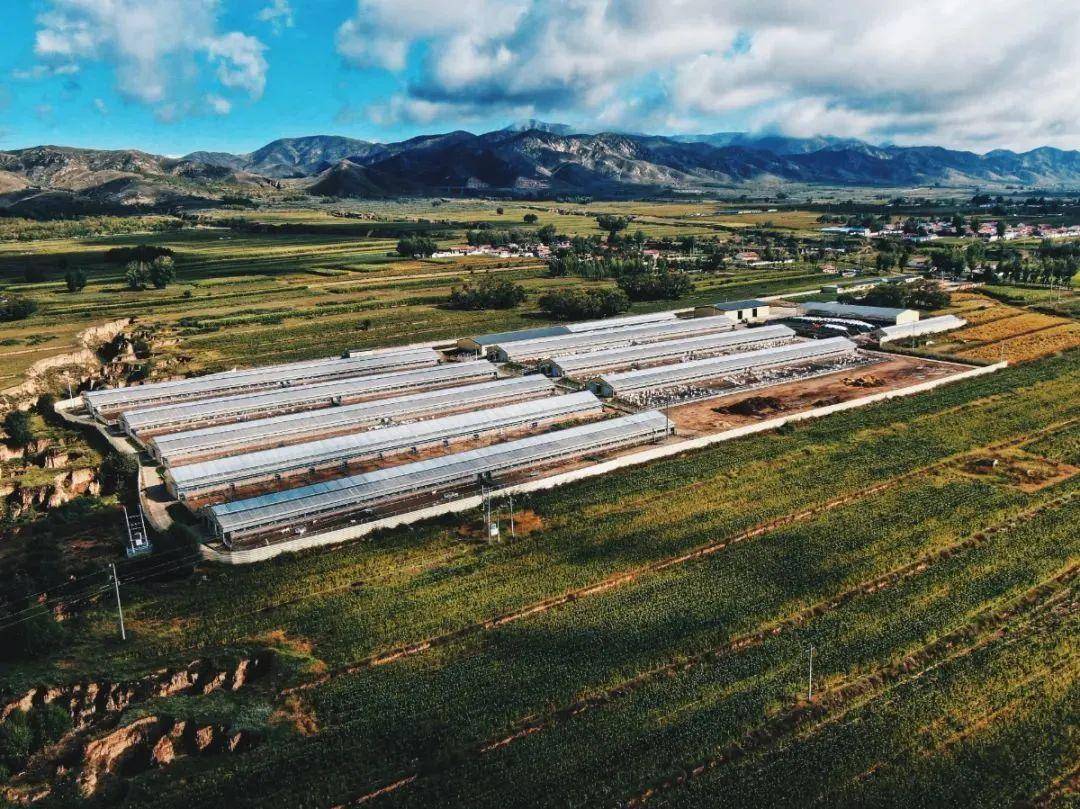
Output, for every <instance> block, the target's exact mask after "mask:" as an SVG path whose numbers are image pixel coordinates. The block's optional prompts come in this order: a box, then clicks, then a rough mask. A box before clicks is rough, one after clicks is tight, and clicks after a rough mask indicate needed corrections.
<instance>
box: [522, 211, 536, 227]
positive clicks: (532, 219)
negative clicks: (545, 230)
mask: <svg viewBox="0 0 1080 809" xmlns="http://www.w3.org/2000/svg"><path fill="white" fill-rule="evenodd" d="M539 218H540V217H539V216H537V215H536V214H534V213H527V214H525V216H523V217H522V221H523V222H524V223H525V224H526V225H535V224H536V221H537V220H538V219H539Z"/></svg>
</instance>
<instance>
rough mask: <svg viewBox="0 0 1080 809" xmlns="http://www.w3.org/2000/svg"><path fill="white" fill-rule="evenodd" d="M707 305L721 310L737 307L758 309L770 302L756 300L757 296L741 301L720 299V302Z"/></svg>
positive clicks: (735, 308) (730, 310) (737, 308)
mask: <svg viewBox="0 0 1080 809" xmlns="http://www.w3.org/2000/svg"><path fill="white" fill-rule="evenodd" d="M708 305H709V306H711V307H712V308H713V309H719V310H720V311H722V312H734V311H737V310H739V309H758V308H760V307H763V306H769V305H770V304H769V302H768V301H762V300H758V299H757V298H747V299H746V300H743V301H720V303H710V304H708Z"/></svg>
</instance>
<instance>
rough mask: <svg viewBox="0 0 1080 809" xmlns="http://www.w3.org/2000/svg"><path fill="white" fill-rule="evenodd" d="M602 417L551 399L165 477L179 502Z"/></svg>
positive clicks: (594, 407) (592, 407)
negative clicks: (522, 430)
mask: <svg viewBox="0 0 1080 809" xmlns="http://www.w3.org/2000/svg"><path fill="white" fill-rule="evenodd" d="M600 412H601V405H600V400H599V399H597V398H596V397H595V396H593V395H592V394H591V393H589V392H587V391H586V392H582V393H572V394H568V395H565V396H550V397H548V398H546V399H537V400H535V401H529V402H519V403H516V404H512V405H505V406H503V407H496V408H492V409H490V410H474V411H472V412H470V413H460V414H458V415H454V416H444V417H442V418H436V419H430V420H428V421H421V422H416V423H414V424H402V425H398V426H396V427H383V428H381V429H377V430H368V431H367V432H361V433H350V434H348V435H341V436H337V437H335V438H327V439H323V440H321V441H308V442H305V443H302V444H291V445H289V446H286V447H278V448H276V449H268V450H261V451H259V452H248V453H243V454H240V455H232V456H229V457H225V458H217V459H215V460H212V461H203V462H201V463H193V464H186V465H183V466H175V467H170V468H169V469H167V470H166V473H165V482H166V485H167V486H168V489H169V492H170V493H171V494H172V495H173V496H174V497H177V498H179V499H181V500H183V499H187V498H190V497H195V496H205V495H209V494H212V493H214V492H218V491H224V490H231V489H234V488H236V487H241V486H251V485H254V484H257V483H271V482H275V481H277V482H280V481H282V480H284V479H287V478H289V477H292V476H295V475H301V474H308V473H314V472H317V471H319V470H334V469H340V470H342V471H347V470H348V467H349V464H350V463H355V462H358V461H362V460H365V459H381V458H383V456H384V455H395V454H398V453H402V452H408V451H413V452H416V451H418V450H419V448H420V447H426V446H431V445H433V444H442V445H444V446H449V445H450V443H451V442H452V441H458V440H462V439H468V438H479V437H480V436H481V435H483V434H486V433H493V432H500V431H503V430H511V429H515V428H522V427H530V428H535V427H536V426H538V425H539V424H540V423H542V422H547V421H551V420H553V419H564V418H576V417H583V416H587V415H590V414H593V415H595V414H599V413H600Z"/></svg>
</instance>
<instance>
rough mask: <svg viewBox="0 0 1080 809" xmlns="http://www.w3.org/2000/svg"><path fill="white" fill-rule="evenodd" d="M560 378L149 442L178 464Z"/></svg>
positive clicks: (469, 403)
mask: <svg viewBox="0 0 1080 809" xmlns="http://www.w3.org/2000/svg"><path fill="white" fill-rule="evenodd" d="M554 390H555V383H554V382H552V381H551V380H550V379H548V378H547V377H543V376H538V375H532V376H521V377H514V378H511V379H499V380H496V381H494V382H482V383H480V384H479V385H463V386H461V387H456V388H442V389H439V390H432V391H424V392H423V393H411V394H408V395H407V396H396V397H393V398H390V399H377V400H375V401H371V402H361V403H359V404H353V405H343V406H341V407H327V408H323V409H321V410H307V411H303V412H300V413H288V414H286V415H283V416H271V417H269V418H263V419H256V420H254V421H240V422H235V423H232V424H218V425H215V426H213V427H203V428H200V429H196V430H186V431H184V432H179V433H169V434H167V435H159V436H157V437H156V438H152V439H151V440H150V442H149V444H150V449H151V451H152V452H153V453H154V455H155V456H156V457H157V458H158V459H159V460H161V461H162V462H163V463H165V464H166V465H178V464H179V463H181V462H182V461H183V459H184V458H197V457H200V456H210V455H214V454H218V453H220V454H224V453H226V452H228V451H230V450H232V449H235V448H239V447H247V448H248V449H250V450H254V449H259V448H265V447H269V446H274V445H277V444H281V443H285V442H288V441H293V440H297V439H300V438H303V437H304V436H317V435H319V434H322V433H328V432H334V431H339V432H344V431H347V430H352V429H363V428H365V427H371V426H376V425H380V424H387V423H393V422H396V421H401V420H404V419H418V418H421V417H423V416H426V415H430V414H431V413H438V412H444V411H448V410H462V409H465V408H468V407H474V406H477V405H482V404H484V403H485V402H496V401H503V400H508V399H519V400H520V399H529V398H533V397H536V396H546V395H548V394H550V393H553V392H554Z"/></svg>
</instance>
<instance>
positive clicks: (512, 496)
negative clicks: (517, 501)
mask: <svg viewBox="0 0 1080 809" xmlns="http://www.w3.org/2000/svg"><path fill="white" fill-rule="evenodd" d="M507 497H509V498H510V538H511V539H517V531H516V530H515V529H514V495H513V493H509V494H507Z"/></svg>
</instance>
